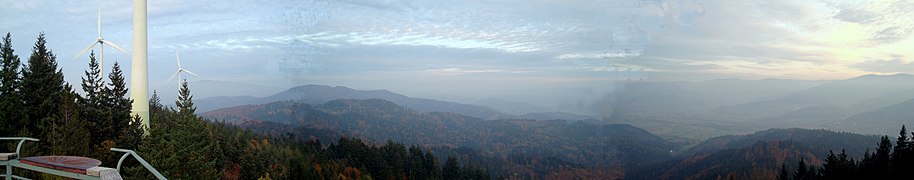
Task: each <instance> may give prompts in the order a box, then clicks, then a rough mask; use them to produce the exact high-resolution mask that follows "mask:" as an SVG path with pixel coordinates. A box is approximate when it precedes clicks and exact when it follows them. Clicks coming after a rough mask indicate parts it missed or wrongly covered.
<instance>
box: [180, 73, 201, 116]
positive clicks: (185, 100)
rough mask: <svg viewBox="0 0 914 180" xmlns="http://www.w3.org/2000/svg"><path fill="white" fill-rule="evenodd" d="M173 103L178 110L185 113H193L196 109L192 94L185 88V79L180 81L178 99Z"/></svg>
mask: <svg viewBox="0 0 914 180" xmlns="http://www.w3.org/2000/svg"><path fill="white" fill-rule="evenodd" d="M175 105H176V106H177V107H178V112H180V113H181V114H185V115H193V114H194V111H196V110H197V108H196V107H194V96H193V95H191V94H190V89H189V88H187V79H185V80H184V82H183V83H181V90H180V91H179V92H178V100H177V101H175Z"/></svg>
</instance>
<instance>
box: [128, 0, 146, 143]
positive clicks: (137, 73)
mask: <svg viewBox="0 0 914 180" xmlns="http://www.w3.org/2000/svg"><path fill="white" fill-rule="evenodd" d="M146 30H147V28H146V0H134V1H133V51H132V52H133V59H132V62H131V71H130V91H131V92H130V98H131V99H133V109H131V110H130V114H131V115H134V116H135V115H139V116H140V118H142V121H143V129H144V130H145V134H146V135H148V134H149V75H148V71H149V69H148V66H147V64H148V62H147V58H148V54H147V50H148V49H147V47H146V45H147V41H146Z"/></svg>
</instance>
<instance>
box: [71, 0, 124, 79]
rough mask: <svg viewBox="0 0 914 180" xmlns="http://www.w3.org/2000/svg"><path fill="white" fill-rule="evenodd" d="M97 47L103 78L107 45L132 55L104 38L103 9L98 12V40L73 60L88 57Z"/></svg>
mask: <svg viewBox="0 0 914 180" xmlns="http://www.w3.org/2000/svg"><path fill="white" fill-rule="evenodd" d="M95 45H98V49H99V53H98V59H99V60H98V61H99V63H98V64H99V69H101V75H102V77H104V76H105V67H104V64H105V45H108V46H111V47H112V48H114V49H117V50H118V51H121V52H123V53H124V54H127V55H130V53H127V51H125V50H124V49H123V48H121V47H120V46H118V45H117V44H114V43H113V42H111V41H108V40H105V38H102V10H101V9H99V10H98V38H97V39H95V41H94V42H92V44H89V46H86V48H85V49H83V50H82V51H80V52H79V53H78V54H76V56H73V59H76V58H79V57H80V56H83V55H86V52H88V51H89V50H90V49H93V48H95Z"/></svg>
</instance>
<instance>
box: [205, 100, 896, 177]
mask: <svg viewBox="0 0 914 180" xmlns="http://www.w3.org/2000/svg"><path fill="white" fill-rule="evenodd" d="M204 117H205V118H207V119H211V120H220V121H227V122H231V123H234V124H238V125H240V126H242V127H245V128H249V129H252V130H254V131H255V132H263V133H270V134H283V135H290V134H294V135H299V136H309V137H315V138H319V139H321V141H332V140H333V139H334V138H338V137H339V136H348V137H357V138H363V139H370V140H372V141H375V142H382V141H386V140H391V141H395V142H402V143H407V144H417V145H421V146H426V147H453V148H457V147H468V148H472V149H476V150H479V151H478V152H479V153H474V154H475V155H474V156H475V157H474V158H475V159H477V160H482V161H486V162H490V163H487V164H490V165H491V164H497V166H496V167H490V169H492V170H497V171H498V172H516V173H519V174H527V175H530V176H525V177H532V178H535V177H542V175H545V174H550V173H555V172H569V170H570V171H573V172H575V173H577V174H594V173H596V172H600V171H601V170H600V168H589V167H624V169H618V170H619V171H625V173H624V175H625V178H626V179H692V178H696V179H714V178H717V177H733V178H736V179H744V178H750V177H752V178H759V177H762V178H764V177H773V176H774V175H776V173H777V168H779V165H780V164H782V163H787V164H793V163H796V162H797V161H799V159H800V158H803V159H805V160H806V161H807V162H809V163H810V164H815V165H818V164H821V163H822V161H823V158H824V157H825V156H826V155H827V154H828V153H829V151H836V152H840V151H841V150H842V149H843V150H846V152H847V154H848V155H850V157H852V158H856V159H859V157H860V156H861V155H862V154H863V152H864V151H866V150H867V149H870V150H871V149H872V148H874V147H875V142H878V140H879V136H875V135H859V134H852V133H844V132H835V131H830V130H809V129H799V128H789V129H769V130H764V131H759V132H755V133H752V134H747V135H728V136H720V137H715V138H711V139H708V140H705V141H702V142H701V143H697V144H696V145H695V146H693V147H691V148H689V149H686V150H681V151H680V150H679V149H680V148H679V147H678V146H677V145H676V144H674V143H672V142H670V141H669V140H667V139H663V138H661V137H659V136H656V135H654V134H652V133H650V132H648V131H646V130H644V129H641V128H638V127H635V126H631V125H622V124H615V125H599V124H591V123H585V122H581V121H574V122H572V121H564V120H484V119H480V118H474V117H470V116H463V115H459V114H454V113H444V112H419V111H415V110H412V109H410V108H407V107H405V106H400V105H397V104H395V103H393V102H390V101H387V100H383V99H364V100H354V99H337V100H331V101H327V102H324V103H318V104H314V103H304V102H291V101H282V102H273V103H267V104H258V105H244V106H236V107H232V108H223V109H220V110H215V111H209V112H206V113H204ZM892 128H893V129H894V128H898V127H897V126H896V127H892ZM455 151H461V152H468V151H470V150H467V149H464V150H459V149H457V150H455ZM580 177H588V176H580ZM591 178H598V177H591Z"/></svg>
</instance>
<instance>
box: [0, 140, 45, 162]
mask: <svg viewBox="0 0 914 180" xmlns="http://www.w3.org/2000/svg"><path fill="white" fill-rule="evenodd" d="M0 140H19V145H16V160H19V157H20V155H19V152H20V151H19V150H21V149H22V143H25V141H27V140H28V141H36V142H37V141H39V140H38V139H35V138H28V137H0Z"/></svg>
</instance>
